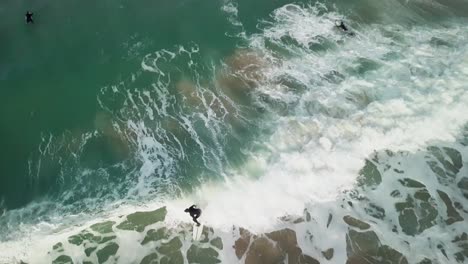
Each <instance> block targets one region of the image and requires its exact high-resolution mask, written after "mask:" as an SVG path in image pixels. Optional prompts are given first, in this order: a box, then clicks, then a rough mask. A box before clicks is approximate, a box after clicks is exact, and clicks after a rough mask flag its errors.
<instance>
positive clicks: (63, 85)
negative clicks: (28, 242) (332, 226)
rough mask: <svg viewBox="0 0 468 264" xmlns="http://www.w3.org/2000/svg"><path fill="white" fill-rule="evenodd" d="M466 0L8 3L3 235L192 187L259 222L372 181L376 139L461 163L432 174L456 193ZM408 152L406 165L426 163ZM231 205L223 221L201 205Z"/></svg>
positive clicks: (0, 54) (0, 136)
mask: <svg viewBox="0 0 468 264" xmlns="http://www.w3.org/2000/svg"><path fill="white" fill-rule="evenodd" d="M26 10H30V11H32V12H34V13H35V15H34V18H35V23H34V24H33V25H26V24H25V23H24V20H23V14H24V13H25V11H26ZM467 14H468V2H467V1H462V0H451V1H440V2H438V1H427V2H426V1H397V0H395V1H386V2H385V3H381V2H380V1H357V0H356V1H347V2H346V3H342V2H340V1H336V2H332V1H324V2H317V3H316V2H310V1H296V2H291V1H287V0H279V1H267V0H257V1H247V0H239V1H193V0H187V1H182V0H177V1H152V0H140V1H127V0H105V1H88V0H85V1H75V0H71V1H52V0H43V1H38V0H37V1H3V2H2V3H0V17H2V23H1V24H0V32H1V34H0V98H1V99H2V100H1V104H0V124H1V125H0V142H1V144H0V145H1V146H2V149H3V151H2V152H1V153H2V154H1V155H0V172H1V173H0V209H1V210H2V211H3V214H2V215H1V216H0V227H1V231H0V241H2V242H4V243H10V242H15V241H21V239H22V238H23V235H24V233H28V232H30V230H41V228H42V226H44V225H50V226H53V227H50V229H49V228H46V229H47V231H44V232H45V233H47V235H53V234H54V233H55V232H56V230H57V229H62V228H68V227H70V226H72V225H74V224H82V223H85V222H87V221H92V220H93V219H94V215H101V214H102V215H106V213H108V212H111V213H110V214H112V212H117V211H119V210H120V209H119V208H125V206H128V205H132V206H142V205H146V204H150V203H155V202H156V203H177V201H179V200H180V199H182V200H183V201H186V200H187V199H189V198H187V197H191V198H193V199H194V200H195V201H196V202H197V203H200V204H202V205H204V206H205V207H206V208H207V210H208V211H207V213H206V218H207V221H208V222H210V223H211V224H213V225H215V226H216V225H218V226H222V225H223V224H225V225H232V224H236V225H237V224H239V225H240V224H242V225H245V226H250V227H251V228H253V229H255V228H258V229H261V227H262V226H269V225H270V223H272V222H274V221H275V220H274V219H276V218H278V217H281V216H282V215H286V214H290V213H296V212H298V211H302V210H303V209H304V208H305V207H306V205H307V204H312V205H315V204H316V203H318V204H320V206H317V207H319V208H324V211H326V210H338V209H336V208H338V207H339V206H338V205H337V204H326V203H328V202H330V201H332V200H335V199H338V198H336V197H339V196H340V195H344V194H343V193H348V192H349V191H350V190H354V188H355V185H356V184H357V183H359V184H361V185H366V184H367V183H366V184H364V183H362V182H359V181H358V180H357V178H358V176H359V172H360V171H361V172H362V171H363V170H362V168H363V167H364V165H365V164H367V163H366V162H365V160H366V159H369V160H370V159H372V158H373V155H377V154H375V153H377V152H378V153H380V152H384V151H386V150H389V151H392V152H395V153H399V151H403V152H402V153H406V152H408V153H410V154H411V155H410V154H408V156H411V158H408V159H407V160H413V159H414V160H419V158H420V156H421V155H422V156H424V153H425V152H424V151H426V149H428V147H430V146H433V145H437V146H441V147H450V148H453V149H456V151H457V152H458V153H459V155H461V159H462V161H461V162H460V163H461V164H463V165H462V166H461V167H460V168H458V170H457V172H456V173H455V176H454V177H453V178H454V180H453V182H451V183H450V184H451V185H450V184H445V183H444V182H443V181H442V182H441V181H437V180H434V179H432V180H430V179H425V180H427V181H428V182H425V184H426V185H427V186H431V188H432V187H433V191H434V192H436V190H441V188H448V189H450V190H448V189H444V191H445V192H448V193H449V196H450V197H451V199H452V200H456V201H457V202H458V203H460V204H461V203H462V201H464V200H463V199H465V198H463V197H464V196H463V194H464V189H463V188H462V187H459V186H463V182H464V180H463V179H465V178H466V169H465V167H464V165H465V163H466V162H465V157H466V156H464V155H465V153H466V144H465V143H463V142H464V141H463V140H466V139H464V133H466V129H465V128H464V126H465V124H466V122H467V121H468V120H466V117H465V116H464V115H463V111H464V110H467V108H466V103H467V101H466V99H467V89H466V87H464V83H465V81H466V80H467V79H468V78H467V77H466V75H467V72H466V69H467V67H468V63H467V61H466V60H467V59H466V58H467V57H466V56H467V46H466V45H467V44H466V43H467V42H466V40H467V39H468V31H467V29H466V23H467V19H466V15H467ZM336 20H344V21H345V22H346V24H347V25H348V26H349V27H350V29H351V30H352V31H353V32H354V33H355V35H354V36H351V35H348V34H345V33H343V32H340V31H339V30H337V29H336V28H335V27H334V24H335V22H336ZM429 152H430V151H429ZM430 153H432V152H430ZM444 153H445V152H444ZM447 153H448V152H447ZM405 155H406V154H402V157H401V159H402V160H403V163H405V162H406V163H405V164H407V167H405V168H403V169H402V171H410V172H411V173H410V172H408V174H405V175H406V176H405V177H409V178H414V177H417V176H415V175H416V174H417V175H423V174H424V173H425V172H426V171H427V170H428V169H427V168H426V167H424V166H426V165H425V164H426V163H424V162H421V163H417V162H415V164H416V163H417V164H420V165H421V164H422V165H421V166H420V167H418V168H416V169H414V168H413V167H412V165H411V163H410V162H408V161H407V160H405ZM412 155H413V156H412ZM434 155H435V157H436V159H439V158H440V157H439V156H437V154H434ZM440 155H442V156H444V155H449V156H450V154H440ZM374 158H375V157H374ZM388 159H390V160H392V158H388ZM394 159H397V158H394ZM439 160H440V159H439ZM392 162H393V160H392ZM395 162H397V161H395ZM398 162H402V161H401V160H399V161H398ZM441 163H443V162H441ZM452 163H454V161H453V162H452ZM376 164H377V165H376V166H377V167H378V170H380V171H381V173H382V174H385V173H386V169H385V166H384V165H383V163H382V164H381V163H379V162H376ZM428 164H429V163H428ZM379 166H380V167H379ZM431 166H432V167H430V168H432V169H433V170H434V173H436V174H437V172H436V171H437V169H434V165H431ZM366 167H367V166H366ZM445 169H446V168H445ZM369 173H370V172H369ZM413 173H414V174H413ZM464 173H465V174H464ZM361 174H362V173H361ZM364 174H365V173H364ZM370 174H371V173H370ZM385 175H387V174H385ZM424 175H425V174H424ZM388 177H392V176H388ZM239 178H241V179H243V180H242V181H241V182H242V184H245V185H242V184H241V185H240V186H241V187H239V186H238V185H236V184H237V180H238V179H239ZM417 180H421V179H417ZM244 181H245V182H249V183H248V184H247V183H245V182H244ZM370 181H371V182H372V179H371V180H370ZM381 182H383V183H382V186H381V187H379V188H382V189H383V190H385V191H387V189H388V191H389V192H391V191H393V190H390V189H389V188H391V187H394V186H393V184H394V183H388V185H385V183H386V181H385V180H384V181H381ZM234 183H236V184H234ZM293 183H302V184H299V185H297V186H296V185H294V184H293ZM379 183H380V182H379ZM226 184H227V185H228V186H231V185H230V184H232V186H237V187H229V188H228V187H225V185H226ZM239 184H240V183H239ZM250 184H251V185H250ZM371 185H372V184H371ZM384 185H385V186H384ZM439 185H440V186H439ZM452 185H453V186H452ZM213 186H216V187H213ZM222 186H224V187H222ZM261 186H264V187H261ZM317 186H320V188H317ZM441 186H443V187H441ZM457 186H458V187H457ZM223 188H227V189H226V191H225V194H223V195H219V196H217V195H215V194H214V193H215V192H214V191H213V189H220V190H224V189H223ZM244 188H245V189H244ZM395 188H397V189H398V188H399V187H395ZM428 188H429V187H428ZM371 189H372V188H371ZM244 191H245V193H243V192H244ZM364 192H365V193H366V194H367V195H368V196H369V197H371V198H368V199H371V200H372V199H374V200H375V201H376V203H377V201H379V198H378V197H374V196H373V195H372V192H371V191H369V190H367V189H366V191H364ZM400 192H404V191H403V190H400ZM194 197H195V198H194ZM402 199H403V198H402ZM382 203H384V202H382ZM223 206H227V207H229V208H232V210H233V212H234V213H233V216H231V217H232V218H231V220H229V217H228V216H229V215H228V216H226V218H224V216H220V215H217V214H216V213H210V211H209V210H210V208H211V209H212V208H220V207H223ZM327 206H329V207H327ZM382 206H383V205H382ZM392 206H393V205H389V207H392ZM425 206H426V205H425ZM364 207H365V206H364V205H363V207H362V210H364V211H365V212H367V211H368V210H365V208H364ZM263 208H269V209H270V210H268V211H267V210H265V211H267V212H264V211H262V210H263ZM213 211H214V210H213V209H212V211H211V212H213ZM387 211H388V209H387ZM461 211H462V212H465V213H461V214H462V215H463V216H465V215H466V211H463V210H461ZM422 214H424V213H422ZM237 215H244V216H245V215H249V216H250V217H243V218H241V219H238V218H236V217H237ZM103 217H105V216H103ZM96 218H97V217H96ZM410 218H411V217H410ZM215 219H216V220H215ZM395 219H399V218H398V217H395ZM395 219H393V220H395ZM380 220H382V222H381V223H380V222H379V226H382V228H383V227H384V226H386V225H387V224H388V223H389V219H380ZM380 220H379V221H380ZM386 220H388V221H386ZM229 221H232V222H229ZM376 221H377V220H376ZM402 222H404V223H403V224H402ZM400 225H401V226H403V227H401V230H402V232H403V233H405V234H407V235H409V236H411V235H414V233H415V232H413V231H408V230H413V229H412V228H415V227H414V226H415V225H416V224H414V223H412V222H411V221H409V222H408V223H407V222H406V220H404V219H403V220H401V219H400ZM418 225H420V223H419V224H418ZM408 226H409V227H408ZM411 226H412V227H411ZM460 228H462V227H460ZM458 229H459V227H457V230H458ZM41 232H42V231H41ZM382 232H383V231H382ZM416 233H417V232H416ZM418 234H419V233H418ZM0 260H1V259H0Z"/></svg>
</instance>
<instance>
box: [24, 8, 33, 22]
mask: <svg viewBox="0 0 468 264" xmlns="http://www.w3.org/2000/svg"><path fill="white" fill-rule="evenodd" d="M33 15H34V13H31V12H29V11H28V12H26V15H25V16H24V17H25V18H26V24H29V23H32V24H34V20H33Z"/></svg>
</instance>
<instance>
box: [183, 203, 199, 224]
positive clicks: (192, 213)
mask: <svg viewBox="0 0 468 264" xmlns="http://www.w3.org/2000/svg"><path fill="white" fill-rule="evenodd" d="M184 212H186V213H189V214H190V216H191V217H192V220H193V221H194V222H195V223H197V225H198V226H200V223H199V222H198V221H197V218H198V217H200V215H201V209H198V208H196V206H195V205H192V206H190V207H189V208H187V209H185V210H184Z"/></svg>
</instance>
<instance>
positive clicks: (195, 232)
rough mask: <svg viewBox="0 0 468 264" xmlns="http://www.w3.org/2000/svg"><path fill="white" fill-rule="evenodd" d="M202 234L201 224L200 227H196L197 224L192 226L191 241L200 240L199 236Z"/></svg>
mask: <svg viewBox="0 0 468 264" xmlns="http://www.w3.org/2000/svg"><path fill="white" fill-rule="evenodd" d="M202 233H203V224H202V223H201V225H200V226H197V224H193V236H192V238H193V240H195V241H198V240H200V238H201V235H202Z"/></svg>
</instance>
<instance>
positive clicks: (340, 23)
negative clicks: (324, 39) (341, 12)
mask: <svg viewBox="0 0 468 264" xmlns="http://www.w3.org/2000/svg"><path fill="white" fill-rule="evenodd" d="M335 26H336V27H337V28H339V29H341V30H343V32H346V34H348V36H354V35H355V34H354V32H351V31H350V30H349V29H348V27H347V26H346V25H345V23H344V22H343V20H339V21H336V23H335Z"/></svg>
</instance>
